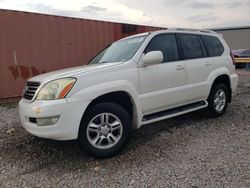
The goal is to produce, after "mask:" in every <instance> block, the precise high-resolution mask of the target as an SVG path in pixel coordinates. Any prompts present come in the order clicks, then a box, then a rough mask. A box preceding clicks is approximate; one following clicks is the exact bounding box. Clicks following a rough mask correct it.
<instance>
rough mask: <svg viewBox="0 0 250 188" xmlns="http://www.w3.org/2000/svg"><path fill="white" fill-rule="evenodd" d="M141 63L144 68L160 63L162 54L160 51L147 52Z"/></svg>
mask: <svg viewBox="0 0 250 188" xmlns="http://www.w3.org/2000/svg"><path fill="white" fill-rule="evenodd" d="M142 62H143V65H144V66H145V67H146V66H150V65H155V64H159V63H162V62H163V54H162V52H161V51H152V52H148V53H147V54H145V55H144V57H143V60H142Z"/></svg>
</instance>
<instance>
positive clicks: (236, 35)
mask: <svg viewBox="0 0 250 188" xmlns="http://www.w3.org/2000/svg"><path fill="white" fill-rule="evenodd" d="M216 32H218V33H221V34H222V35H223V38H224V39H225V40H226V41H227V43H228V45H229V47H230V48H231V49H233V50H237V49H250V28H242V29H228V30H216Z"/></svg>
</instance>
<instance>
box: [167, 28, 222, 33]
mask: <svg viewBox="0 0 250 188" xmlns="http://www.w3.org/2000/svg"><path fill="white" fill-rule="evenodd" d="M168 30H178V31H196V32H202V33H211V34H218V33H216V32H215V31H211V30H206V29H194V28H180V27H173V28H169V29H168Z"/></svg>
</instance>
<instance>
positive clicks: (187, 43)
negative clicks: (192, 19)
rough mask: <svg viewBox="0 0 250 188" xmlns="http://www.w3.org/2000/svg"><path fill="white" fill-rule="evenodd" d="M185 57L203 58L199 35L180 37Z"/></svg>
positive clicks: (182, 35)
mask: <svg viewBox="0 0 250 188" xmlns="http://www.w3.org/2000/svg"><path fill="white" fill-rule="evenodd" d="M180 39H181V44H182V50H183V55H184V58H185V59H193V58H201V57H203V53H202V48H201V44H200V41H199V37H198V36H197V35H185V34H181V35H180Z"/></svg>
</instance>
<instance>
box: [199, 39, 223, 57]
mask: <svg viewBox="0 0 250 188" xmlns="http://www.w3.org/2000/svg"><path fill="white" fill-rule="evenodd" d="M201 38H202V41H203V43H204V45H205V47H206V49H207V53H208V55H209V56H210V57H214V56H220V55H221V54H222V53H223V52H224V47H223V45H222V44H221V42H220V40H219V39H218V38H217V37H214V36H201Z"/></svg>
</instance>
